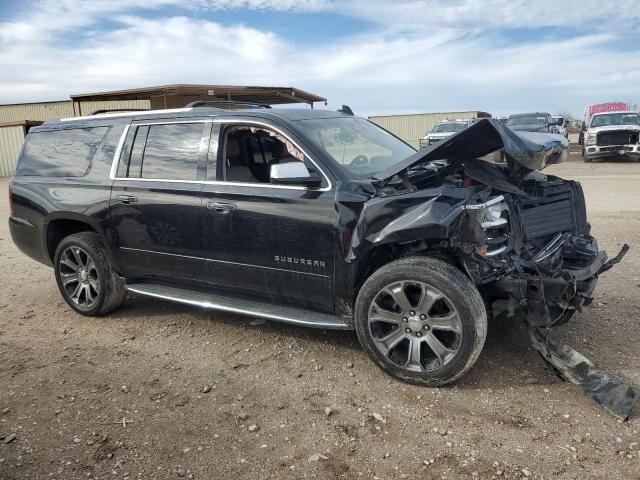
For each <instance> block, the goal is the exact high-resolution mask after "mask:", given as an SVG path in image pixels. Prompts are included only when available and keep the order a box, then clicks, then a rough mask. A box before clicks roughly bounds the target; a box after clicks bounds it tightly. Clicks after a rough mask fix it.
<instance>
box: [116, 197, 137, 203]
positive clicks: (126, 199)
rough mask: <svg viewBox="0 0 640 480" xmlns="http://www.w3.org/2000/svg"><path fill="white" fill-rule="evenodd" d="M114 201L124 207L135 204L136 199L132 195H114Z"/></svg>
mask: <svg viewBox="0 0 640 480" xmlns="http://www.w3.org/2000/svg"><path fill="white" fill-rule="evenodd" d="M116 200H117V201H118V202H120V203H124V204H125V205H129V204H130V203H136V200H137V198H136V197H135V196H134V195H116Z"/></svg>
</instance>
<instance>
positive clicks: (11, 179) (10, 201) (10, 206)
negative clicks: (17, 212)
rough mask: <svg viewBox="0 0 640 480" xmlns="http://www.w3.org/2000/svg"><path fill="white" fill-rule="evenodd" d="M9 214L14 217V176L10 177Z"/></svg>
mask: <svg viewBox="0 0 640 480" xmlns="http://www.w3.org/2000/svg"><path fill="white" fill-rule="evenodd" d="M9 215H11V216H12V217H13V176H11V177H9Z"/></svg>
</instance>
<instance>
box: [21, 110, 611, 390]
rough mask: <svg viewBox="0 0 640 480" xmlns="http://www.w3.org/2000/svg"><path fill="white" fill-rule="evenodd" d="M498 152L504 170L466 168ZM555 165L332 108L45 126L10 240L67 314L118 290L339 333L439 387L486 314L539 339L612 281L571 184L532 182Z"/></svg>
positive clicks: (491, 140) (474, 350)
mask: <svg viewBox="0 0 640 480" xmlns="http://www.w3.org/2000/svg"><path fill="white" fill-rule="evenodd" d="M498 149H503V151H504V153H505V157H506V158H507V160H508V163H507V164H506V165H495V164H491V163H489V162H486V161H484V160H481V159H479V157H481V156H483V155H486V154H488V153H491V152H493V151H496V150H498ZM566 151H567V142H566V139H564V138H563V137H560V136H554V135H550V136H548V137H545V138H544V139H542V140H541V136H540V135H538V136H536V137H535V142H534V141H532V140H531V139H529V138H528V137H526V134H517V133H515V132H513V131H512V130H510V129H508V128H506V127H504V126H503V125H501V124H500V123H498V122H497V121H495V120H480V121H479V122H478V123H476V124H474V125H472V126H471V127H469V128H468V129H466V130H464V131H463V132H461V133H458V134H456V135H454V136H452V137H450V138H448V139H446V140H443V141H442V142H439V143H438V144H436V145H433V146H431V147H429V148H427V149H424V150H422V151H420V152H416V151H415V150H414V149H413V148H412V147H410V146H409V145H407V144H406V143H405V142H403V141H402V140H400V139H398V138H397V137H395V136H394V135H392V134H390V133H389V132H387V131H385V130H383V129H381V128H379V127H378V126H376V125H374V124H372V123H370V122H368V121H367V120H364V119H362V118H358V117H356V116H354V115H353V114H351V112H350V110H349V109H348V108H347V109H344V110H342V111H339V112H330V111H317V110H311V109H269V108H244V109H237V108H236V109H223V108H216V107H212V106H192V107H188V108H183V109H177V110H162V111H147V112H128V113H122V112H121V113H107V114H99V115H94V116H89V117H80V118H70V119H63V120H60V121H49V122H46V123H45V124H44V125H42V126H40V127H37V128H33V129H32V130H31V131H30V132H29V134H28V136H27V138H26V142H25V145H24V147H23V150H22V152H21V154H20V158H19V161H18V164H17V171H16V175H15V177H14V178H13V180H12V183H11V187H10V198H11V202H12V210H11V218H10V227H11V234H12V237H13V240H14V242H15V243H16V245H18V247H19V248H20V249H21V250H22V251H23V252H24V253H26V254H27V255H29V256H30V257H32V258H34V259H36V260H38V261H40V262H42V263H45V264H47V265H51V266H53V268H54V273H55V278H56V281H57V284H58V287H59V289H60V292H61V294H62V296H63V297H64V299H65V300H66V302H67V303H68V304H69V306H70V307H71V308H73V309H74V310H75V311H77V312H79V313H81V314H83V315H103V314H106V313H107V312H109V311H111V310H113V309H114V308H116V307H118V306H119V305H120V304H121V303H122V301H123V299H124V298H125V295H126V293H127V292H128V291H129V292H136V293H138V294H142V295H148V296H151V297H157V298H161V299H168V300H172V301H176V302H182V303H187V304H191V305H194V306H198V307H205V308H212V309H218V310H222V311H231V312H240V313H246V314H249V315H254V316H259V317H263V318H267V319H271V320H277V321H282V322H288V323H293V324H297V325H304V326H310V327H322V328H331V329H355V330H356V332H357V335H358V338H359V340H360V342H361V344H362V346H363V348H364V349H365V351H366V352H367V353H368V354H369V355H370V356H371V358H372V359H373V360H374V361H375V362H376V363H377V364H378V365H379V366H380V367H382V368H383V369H384V370H385V371H387V372H389V373H390V374H392V375H393V376H395V377H397V378H401V379H403V380H407V381H410V382H415V383H421V384H424V385H442V384H445V383H448V382H451V381H453V380H455V379H457V378H458V377H460V376H461V375H462V374H463V373H465V372H466V371H467V370H469V368H471V366H472V365H473V364H474V362H475V361H476V359H477V358H478V356H479V354H480V351H481V350H482V347H483V344H484V341H485V336H486V332H487V317H488V315H489V316H496V315H503V314H504V315H508V316H511V317H515V316H516V315H518V314H524V318H525V319H526V320H527V322H528V323H529V324H530V326H531V327H532V328H533V329H534V331H535V332H536V335H537V337H536V338H537V340H538V342H541V341H542V340H541V339H542V335H543V334H544V332H547V330H546V329H548V327H550V326H553V325H556V324H559V323H562V322H564V321H567V320H569V319H570V318H571V317H572V316H573V315H574V313H575V312H576V310H578V309H579V308H580V307H581V306H582V305H585V304H588V303H589V302H590V301H591V295H592V292H593V289H594V287H595V284H596V278H597V276H598V274H599V273H600V272H602V271H604V270H606V269H607V268H609V266H611V265H612V262H608V263H607V262H606V255H605V254H604V252H602V251H599V250H598V247H597V244H596V241H595V240H594V239H593V238H592V237H591V236H590V235H589V225H588V223H587V220H586V214H585V203H584V198H583V194H582V190H581V188H580V185H579V184H578V183H576V182H573V181H567V180H563V179H560V178H557V177H553V176H550V175H544V174H542V173H540V172H539V171H538V170H539V169H542V168H543V167H544V166H545V164H546V163H552V162H557V161H560V160H562V158H563V157H564V156H566ZM540 332H543V333H540ZM545 338H546V337H545Z"/></svg>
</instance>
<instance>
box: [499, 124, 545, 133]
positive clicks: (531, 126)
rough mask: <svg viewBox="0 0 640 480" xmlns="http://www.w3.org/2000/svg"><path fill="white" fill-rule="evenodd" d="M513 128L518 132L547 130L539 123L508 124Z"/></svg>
mask: <svg viewBox="0 0 640 480" xmlns="http://www.w3.org/2000/svg"><path fill="white" fill-rule="evenodd" d="M507 126H508V127H509V128H510V129H511V130H513V131H516V132H541V131H546V130H547V128H546V127H545V126H544V125H540V124H539V123H530V124H526V125H507Z"/></svg>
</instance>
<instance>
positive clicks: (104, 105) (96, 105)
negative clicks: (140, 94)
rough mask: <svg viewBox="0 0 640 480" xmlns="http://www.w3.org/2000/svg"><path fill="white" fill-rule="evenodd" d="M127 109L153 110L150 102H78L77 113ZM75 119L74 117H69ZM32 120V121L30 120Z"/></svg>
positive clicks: (87, 113) (85, 113)
mask: <svg viewBox="0 0 640 480" xmlns="http://www.w3.org/2000/svg"><path fill="white" fill-rule="evenodd" d="M125 108H139V109H144V110H148V109H150V108H151V102H150V101H149V100H105V101H100V102H93V101H91V102H89V101H87V102H84V101H83V102H77V103H76V112H78V111H79V113H77V115H89V114H91V113H93V112H95V111H96V110H110V109H125ZM67 116H69V117H73V116H74V115H67ZM29 120H31V119H29Z"/></svg>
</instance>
